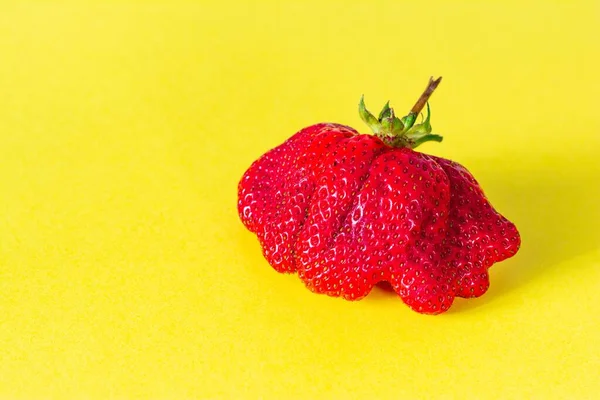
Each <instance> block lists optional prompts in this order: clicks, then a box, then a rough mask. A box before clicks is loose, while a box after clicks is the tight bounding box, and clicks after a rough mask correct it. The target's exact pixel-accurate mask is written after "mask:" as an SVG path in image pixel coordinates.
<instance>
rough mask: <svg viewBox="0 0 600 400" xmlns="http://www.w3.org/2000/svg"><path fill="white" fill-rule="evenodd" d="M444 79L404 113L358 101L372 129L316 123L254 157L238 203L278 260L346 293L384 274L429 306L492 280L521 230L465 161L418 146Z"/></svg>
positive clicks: (353, 295) (366, 287) (414, 304)
mask: <svg viewBox="0 0 600 400" xmlns="http://www.w3.org/2000/svg"><path fill="white" fill-rule="evenodd" d="M440 79H441V78H439V79H437V80H435V81H434V80H431V81H430V83H429V86H428V87H427V89H426V91H425V92H424V93H423V95H422V96H421V98H419V101H417V103H416V104H415V106H414V107H413V109H412V110H411V112H410V113H409V114H408V115H407V116H405V117H404V118H401V119H400V118H397V117H396V116H395V115H394V112H393V110H392V109H391V108H389V106H388V105H387V104H386V106H385V107H384V109H383V110H382V111H381V113H380V115H379V118H375V117H374V116H373V115H371V114H370V113H369V112H368V111H367V110H366V109H365V107H364V103H363V101H362V100H361V103H360V113H361V117H362V118H363V120H364V121H365V122H366V123H367V124H368V125H369V126H370V127H371V128H372V129H373V131H374V132H375V135H361V134H359V133H358V132H356V131H355V130H354V129H352V128H349V127H347V126H343V125H339V124H317V125H313V126H310V127H308V128H305V129H303V130H301V131H300V132H298V133H296V134H295V135H294V136H292V137H291V138H289V139H288V140H287V141H285V142H284V143H283V144H282V145H280V146H278V147H276V148H274V149H273V150H271V151H269V152H267V153H266V154H264V155H263V156H262V157H260V158H259V159H258V160H257V161H255V162H254V163H253V164H252V165H251V166H250V168H249V169H248V170H247V171H246V173H245V174H244V176H243V177H242V180H241V181H240V183H239V186H238V191H239V193H238V211H239V214H240V218H241V220H242V222H243V223H244V224H245V226H246V227H247V228H248V229H249V230H250V231H252V232H254V233H256V234H257V236H258V238H259V240H260V242H261V245H262V248H263V254H264V256H265V258H266V259H267V261H268V262H269V263H270V264H271V266H273V268H275V269H276V270H277V271H280V272H296V271H297V272H298V275H299V277H300V278H301V279H302V280H303V281H304V283H305V284H306V286H307V287H308V288H309V289H310V290H312V291H314V292H316V293H323V294H328V295H330V296H341V297H343V298H345V299H348V300H358V299H361V298H363V297H365V296H366V295H367V294H368V293H369V292H370V291H371V289H372V288H373V286H374V285H376V284H378V283H382V282H388V283H389V285H390V286H391V287H392V288H393V290H394V291H395V292H396V293H398V294H399V296H400V297H401V298H402V300H403V301H404V302H405V303H406V304H407V305H408V306H409V307H411V308H412V309H414V310H416V311H418V312H421V313H427V314H437V313H441V312H443V311H446V310H447V309H448V308H449V307H450V305H451V304H452V302H453V300H454V298H455V296H461V297H477V296H480V295H482V294H483V293H484V292H485V291H486V290H487V288H488V286H489V277H488V274H487V269H488V268H489V267H490V266H491V265H492V264H493V263H495V262H498V261H502V260H504V259H506V258H508V257H511V256H512V255H514V254H515V253H516V252H517V250H518V249H519V245H520V237H519V233H518V232H517V230H516V228H515V226H514V225H513V224H512V223H510V222H509V221H508V220H506V218H504V217H503V216H501V215H500V214H499V213H497V212H496V211H495V210H494V209H493V208H492V206H491V205H490V204H489V202H488V201H487V199H486V198H485V196H484V194H483V192H482V190H481V188H480V187H479V185H478V184H477V182H476V181H475V179H474V178H473V177H472V175H471V174H470V173H469V172H468V171H467V170H466V169H465V168H464V167H462V166H460V165H459V164H457V163H455V162H452V161H449V160H446V159H443V158H439V157H433V156H428V155H426V154H423V153H419V152H416V151H414V150H413V149H414V148H415V147H417V146H418V145H420V144H421V143H423V142H425V141H430V140H434V141H441V137H440V136H438V135H433V134H431V125H430V123H429V106H428V107H427V111H428V112H427V118H426V119H425V121H424V122H423V123H421V124H416V125H415V124H414V122H415V119H416V116H417V115H418V114H419V112H420V111H421V109H422V108H423V107H424V106H425V104H426V103H427V100H428V98H429V96H430V95H431V93H432V92H433V90H434V89H435V88H436V87H437V85H438V84H439V82H440Z"/></svg>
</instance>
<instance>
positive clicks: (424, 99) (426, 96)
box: [410, 76, 442, 116]
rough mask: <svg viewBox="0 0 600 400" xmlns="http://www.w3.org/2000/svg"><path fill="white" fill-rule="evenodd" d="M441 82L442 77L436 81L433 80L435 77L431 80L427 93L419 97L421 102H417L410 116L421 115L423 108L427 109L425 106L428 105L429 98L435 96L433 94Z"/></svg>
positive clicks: (426, 89)
mask: <svg viewBox="0 0 600 400" xmlns="http://www.w3.org/2000/svg"><path fill="white" fill-rule="evenodd" d="M441 81H442V77H441V76H440V77H439V78H437V79H436V80H433V76H432V77H431V78H429V84H428V85H427V87H426V88H425V91H424V92H423V94H422V95H421V97H419V100H417V102H416V103H415V105H414V106H413V108H412V109H411V110H410V114H414V115H415V116H417V115H419V113H420V112H421V110H422V109H423V107H425V104H427V102H428V101H429V98H430V97H431V95H432V94H433V92H434V91H435V89H436V88H437V87H438V85H439V84H440V82H441Z"/></svg>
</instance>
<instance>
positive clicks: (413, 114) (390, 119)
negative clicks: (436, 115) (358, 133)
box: [358, 76, 442, 149]
mask: <svg viewBox="0 0 600 400" xmlns="http://www.w3.org/2000/svg"><path fill="white" fill-rule="evenodd" d="M441 81H442V77H441V76H440V77H439V78H437V79H435V80H434V79H433V77H431V78H429V83H428V85H427V87H426V88H425V91H424V92H423V94H421V96H420V97H419V99H418V100H417V102H416V103H415V105H414V106H413V107H412V109H411V110H410V112H409V113H408V114H407V115H405V116H404V117H402V118H398V117H396V115H395V114H394V109H393V108H390V102H389V101H388V102H387V103H386V104H385V105H384V106H383V109H382V110H381V112H380V113H379V117H378V118H376V117H375V116H374V115H373V114H371V113H370V112H369V111H368V110H367V108H366V107H365V99H364V95H363V96H362V97H361V98H360V103H359V105H358V113H359V115H360V118H361V119H362V120H363V121H364V122H365V123H366V124H367V125H368V126H369V128H371V130H372V131H373V133H374V134H375V136H377V137H379V138H380V139H381V140H382V141H384V142H385V143H386V144H388V145H389V146H392V147H409V148H411V149H414V148H415V147H417V146H419V145H420V144H422V143H425V142H429V141H436V142H441V141H442V137H441V136H439V135H434V134H431V122H430V121H431V110H430V108H429V98H430V97H431V95H432V94H433V92H434V91H435V89H436V88H437V87H438V85H439V84H440V82H441ZM425 105H427V117H426V118H425V120H424V121H423V122H422V123H420V124H417V125H415V121H416V120H417V115H419V113H420V112H421V111H422V110H423V107H425Z"/></svg>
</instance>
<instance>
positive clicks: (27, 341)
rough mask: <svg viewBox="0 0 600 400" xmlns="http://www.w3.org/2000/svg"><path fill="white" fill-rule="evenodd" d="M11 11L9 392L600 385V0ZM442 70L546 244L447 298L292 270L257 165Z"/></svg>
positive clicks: (584, 395)
mask: <svg viewBox="0 0 600 400" xmlns="http://www.w3.org/2000/svg"><path fill="white" fill-rule="evenodd" d="M255 3H257V2H254V1H247V2H241V1H220V2H199V3H192V2H183V1H173V2H168V1H152V2H128V3H124V2H120V3H119V2H105V3H103V4H100V3H93V4H91V3H83V2H78V3H75V2H73V3H64V2H61V3H41V2H40V3H23V2H3V3H2V4H1V6H0V192H1V195H0V398H3V399H4V398H6V399H36V398H37V399H42V398H56V399H109V398H114V399H128V398H131V399H135V398H139V399H142V398H145V399H150V398H152V399H167V398H169V399H184V398H199V399H200V398H202V399H241V398H248V399H258V398H264V399H284V398H286V399H287V398H289V399H438V398H439V399H451V398H462V399H474V398H490V399H494V398H497V399H516V398H523V399H525V398H528V399H529V398H539V399H542V398H543V399H561V398H564V399H566V398H569V399H591V398H597V396H598V392H599V391H600V383H599V382H600V381H599V379H598V370H599V369H600V345H599V344H598V338H599V337H600V317H599V316H600V294H599V293H600V290H599V284H600V272H599V271H600V229H599V222H600V192H599V191H600V189H599V181H600V161H599V156H600V152H599V148H600V147H599V146H600V118H599V111H598V98H599V95H600V85H599V83H598V82H599V77H598V71H599V70H600V62H599V50H600V49H599V45H598V37H600V29H599V26H600V6H599V4H600V3H598V2H597V1H589V2H584V1H575V2H567V1H565V2H558V1H540V2H532V1H506V0H504V1H502V2H488V3H483V2H474V1H461V2H446V1H427V2H421V1H389V2H386V1H373V2H369V1H360V2H359V1H356V2H353V1H341V0H340V1H324V0H318V1H305V2H300V1H295V2H286V4H278V3H276V2H260V4H255ZM430 75H443V77H444V80H443V82H442V84H441V86H440V87H439V89H438V91H437V92H436V93H435V94H434V96H433V98H432V102H431V104H432V112H433V120H432V122H433V126H434V130H435V131H436V132H438V133H441V134H443V135H444V136H445V140H444V142H443V143H442V144H436V143H433V144H427V145H424V146H423V147H422V151H424V152H429V153H433V154H436V155H441V156H444V157H447V158H452V159H454V160H456V161H459V162H461V163H463V164H464V165H466V166H467V168H469V169H470V170H471V171H472V172H473V173H474V175H475V176H476V177H477V179H478V180H479V181H480V183H481V184H482V186H483V187H484V190H485V191H486V193H487V194H488V196H489V198H490V199H491V201H492V203H493V204H494V205H495V207H496V208H497V209H498V210H500V211H501V212H502V213H503V214H505V215H506V216H507V217H508V218H509V219H511V220H513V221H514V222H515V223H516V225H517V226H518V227H519V229H520V231H521V233H522V237H523V246H522V249H521V251H520V252H519V254H518V255H517V256H516V257H514V258H513V259H511V260H509V261H506V262H504V263H501V264H497V265H495V266H494V267H493V269H492V285H491V289H490V291H489V292H488V293H487V294H486V295H485V296H484V297H482V298H480V299H476V300H471V301H465V300H459V301H456V303H455V305H454V306H453V307H452V309H451V311H450V312H448V313H447V314H444V315H440V316H435V317H431V316H421V315H418V314H416V313H414V312H412V311H410V310H409V309H408V308H407V307H406V306H404V304H403V303H402V302H401V301H400V300H398V299H396V298H395V297H393V296H391V295H389V294H386V293H384V292H381V291H378V290H377V291H374V292H373V293H372V294H371V295H370V296H369V297H368V298H367V299H365V300H363V301H361V302H356V303H349V302H346V301H344V300H340V299H332V298H328V297H326V296H317V295H314V294H311V293H310V292H309V291H308V290H306V289H305V288H304V287H303V285H302V284H301V283H300V282H299V281H298V280H297V278H296V277H294V276H284V275H279V274H277V273H275V272H274V271H273V270H271V269H270V267H269V266H268V265H267V263H266V262H265V261H264V259H263V258H262V256H261V253H260V248H259V245H258V242H257V240H256V239H255V238H254V236H253V235H252V234H250V233H249V232H247V231H246V230H245V229H244V228H243V226H242V224H241V223H240V222H239V219H238V217H237V212H236V185H237V181H238V179H239V178H240V177H241V175H242V173H243V172H244V170H245V169H246V168H247V167H248V166H249V165H250V163H251V162H252V161H253V160H254V159H256V158H257V157H258V156H260V155H261V154H262V153H263V152H265V151H266V150H268V149H270V148H272V147H274V146H276V145H278V144H279V143H281V142H282V141H283V140H285V139H286V138H287V137H288V136H290V135H291V134H293V133H294V132H295V131H297V130H298V129H300V128H302V127H304V126H307V125H310V124H313V123H316V122H321V121H333V122H340V123H345V124H349V125H352V126H355V127H356V128H358V129H360V130H364V129H365V128H364V126H363V124H362V123H361V122H360V120H359V118H358V114H357V102H358V99H359V97H360V95H361V94H363V93H364V94H365V96H366V102H367V106H369V107H370V108H371V109H372V110H373V111H378V109H379V108H380V107H381V105H382V104H383V103H384V102H385V100H387V99H391V100H392V105H393V106H395V107H396V109H397V110H399V112H404V111H407V110H408V109H409V108H410V106H412V103H413V102H414V101H415V99H416V97H417V96H418V94H420V92H421V91H422V90H423V88H424V86H425V84H426V82H427V79H428V78H429V76H430Z"/></svg>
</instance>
